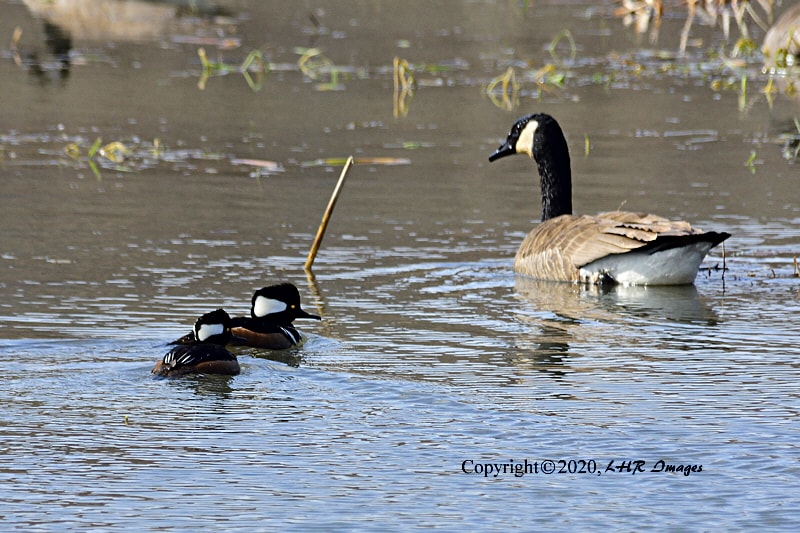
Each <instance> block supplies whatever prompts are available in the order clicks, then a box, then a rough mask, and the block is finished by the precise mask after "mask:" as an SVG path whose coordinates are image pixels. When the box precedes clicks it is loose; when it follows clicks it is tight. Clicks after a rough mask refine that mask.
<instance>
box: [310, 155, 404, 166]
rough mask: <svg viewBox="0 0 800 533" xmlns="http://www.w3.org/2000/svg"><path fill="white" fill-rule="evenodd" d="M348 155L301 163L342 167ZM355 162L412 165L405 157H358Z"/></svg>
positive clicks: (360, 163)
mask: <svg viewBox="0 0 800 533" xmlns="http://www.w3.org/2000/svg"><path fill="white" fill-rule="evenodd" d="M348 159H349V158H347V157H327V158H323V159H314V160H313V161H304V162H302V163H300V166H301V167H303V168H309V167H340V166H342V165H344V164H346V163H347V160H348ZM353 162H354V163H356V164H359V165H382V166H396V165H410V164H411V160H410V159H408V158H405V157H356V158H354V159H353Z"/></svg>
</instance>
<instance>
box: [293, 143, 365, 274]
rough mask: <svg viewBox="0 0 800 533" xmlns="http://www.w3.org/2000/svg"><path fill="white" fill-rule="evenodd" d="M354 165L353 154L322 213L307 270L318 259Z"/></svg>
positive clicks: (307, 260)
mask: <svg viewBox="0 0 800 533" xmlns="http://www.w3.org/2000/svg"><path fill="white" fill-rule="evenodd" d="M352 165H353V156H352V155H351V156H350V157H348V158H347V161H345V163H344V168H342V173H341V174H340V175H339V181H338V182H337V183H336V188H335V189H333V194H331V199H330V201H328V207H327V208H326V209H325V214H323V215H322V222H320V224H319V229H317V236H316V237H314V242H313V243H312V244H311V250H310V251H309V252H308V258H307V259H306V264H305V266H304V268H305V269H306V271H309V270H311V265H313V264H314V259H316V257H317V252H318V251H319V246H320V244H322V237H324V236H325V230H326V229H327V227H328V222H329V221H330V219H331V214H332V213H333V208H334V207H336V200H338V199H339V193H341V192H342V186H344V180H345V178H346V177H347V172H348V171H349V170H350V167H351V166H352Z"/></svg>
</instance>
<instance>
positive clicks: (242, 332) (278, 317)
mask: <svg viewBox="0 0 800 533" xmlns="http://www.w3.org/2000/svg"><path fill="white" fill-rule="evenodd" d="M298 318H311V319H314V320H321V319H320V317H319V316H317V315H312V314H310V313H307V312H305V311H304V310H303V308H302V307H300V292H299V291H298V290H297V287H295V286H294V285H292V284H291V283H279V284H277V285H270V286H269V287H264V288H262V289H258V290H257V291H256V292H255V293H254V294H253V298H252V301H251V304H250V316H249V317H246V316H240V317H234V318H231V321H230V326H231V334H232V335H231V338H230V340H229V341H228V344H231V345H234V346H250V347H252V348H266V349H268V350H285V349H286V348H291V347H292V346H297V345H298V344H300V343H301V342H302V341H303V337H302V335H301V334H300V332H299V331H297V330H296V329H295V328H294V325H293V324H292V322H293V321H294V320H296V319H298ZM193 340H194V337H193V333H189V334H187V335H184V336H183V337H181V338H180V339H178V340H176V341H174V342H172V343H171V344H180V345H184V344H191V343H192V342H193Z"/></svg>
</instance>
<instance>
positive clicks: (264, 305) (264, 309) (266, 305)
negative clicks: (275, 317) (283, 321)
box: [253, 296, 286, 317]
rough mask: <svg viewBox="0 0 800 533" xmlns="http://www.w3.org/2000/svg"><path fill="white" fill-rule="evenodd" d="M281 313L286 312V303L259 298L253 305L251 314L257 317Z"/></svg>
mask: <svg viewBox="0 0 800 533" xmlns="http://www.w3.org/2000/svg"><path fill="white" fill-rule="evenodd" d="M281 311H286V302H282V301H280V300H273V299H272V298H265V297H264V296H259V297H257V298H256V301H255V303H254V304H253V314H254V315H256V316H258V317H261V316H267V315H271V314H272V313H280V312H281Z"/></svg>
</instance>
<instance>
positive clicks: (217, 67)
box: [197, 48, 269, 91]
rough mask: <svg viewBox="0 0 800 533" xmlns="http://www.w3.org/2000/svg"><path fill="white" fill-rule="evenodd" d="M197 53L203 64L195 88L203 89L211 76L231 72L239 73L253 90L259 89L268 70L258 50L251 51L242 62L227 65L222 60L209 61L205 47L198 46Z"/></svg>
mask: <svg viewBox="0 0 800 533" xmlns="http://www.w3.org/2000/svg"><path fill="white" fill-rule="evenodd" d="M197 55H198V56H199V57H200V63H201V64H202V66H203V72H202V73H201V74H200V80H199V81H198V82H197V88H198V89H200V90H201V91H203V90H205V88H206V83H207V82H208V79H209V78H210V77H211V76H225V75H227V74H230V73H231V72H236V73H239V74H241V75H242V76H243V77H244V79H245V81H246V82H247V85H249V86H250V88H251V89H252V90H253V91H259V90H261V82H262V80H263V77H264V74H266V73H267V72H268V71H269V66H268V65H267V64H266V63H264V58H263V56H262V54H261V51H260V50H253V51H251V52H250V53H249V54H247V57H246V58H245V59H244V61H242V64H241V65H238V66H235V65H233V66H232V65H228V64H226V63H224V62H222V61H209V59H208V56H207V55H206V50H205V48H198V49H197ZM252 74H255V78H253V75H252Z"/></svg>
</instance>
